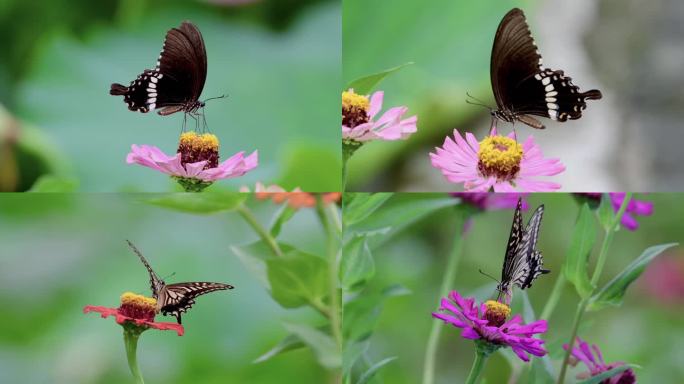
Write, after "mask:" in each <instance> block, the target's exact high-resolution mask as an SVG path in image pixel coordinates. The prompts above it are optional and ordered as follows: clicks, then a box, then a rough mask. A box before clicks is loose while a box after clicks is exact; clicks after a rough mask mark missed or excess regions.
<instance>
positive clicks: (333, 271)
mask: <svg viewBox="0 0 684 384" xmlns="http://www.w3.org/2000/svg"><path fill="white" fill-rule="evenodd" d="M326 205H328V206H332V208H326ZM316 213H317V214H318V219H319V220H320V222H321V224H322V225H323V228H324V229H325V233H326V237H327V253H328V280H329V282H328V284H329V285H328V288H329V295H330V310H329V319H330V331H331V333H332V334H333V337H334V338H335V342H336V344H337V348H338V350H339V352H340V354H341V353H342V308H341V300H340V289H339V278H338V271H337V270H338V268H337V264H338V255H339V252H340V247H339V235H338V233H339V232H338V231H337V228H336V226H337V224H336V223H338V222H340V220H339V217H337V216H338V212H337V208H336V206H335V205H334V204H325V203H324V202H323V199H322V198H321V196H317V197H316ZM333 223H335V224H334V225H335V227H333Z"/></svg>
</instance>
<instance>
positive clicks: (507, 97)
mask: <svg viewBox="0 0 684 384" xmlns="http://www.w3.org/2000/svg"><path fill="white" fill-rule="evenodd" d="M490 76H491V81H492V88H493V90H494V98H495V99H496V105H497V107H498V110H496V111H492V116H493V117H494V118H496V119H499V120H503V121H507V122H509V123H513V122H514V121H515V120H517V121H520V122H522V123H525V124H527V125H529V126H530V127H532V128H537V129H543V128H544V125H543V124H542V123H541V122H540V121H539V120H537V119H535V118H534V117H532V116H531V115H535V116H541V117H548V118H550V119H552V120H556V121H561V122H563V121H566V120H568V119H571V120H576V119H579V118H580V117H582V110H583V109H585V108H586V107H587V104H586V100H598V99H600V98H601V97H602V96H601V92H600V91H599V90H596V89H592V90H590V91H587V92H580V90H579V87H577V86H576V85H574V84H572V79H571V78H570V77H568V76H565V74H564V73H563V71H560V70H557V71H554V70H551V69H548V68H544V67H543V66H542V57H541V54H539V51H538V49H537V46H536V44H535V43H534V40H533V39H532V34H531V33H530V28H529V27H528V25H527V22H526V21H525V14H524V13H523V11H522V10H520V9H518V8H513V9H512V10H510V11H509V12H508V13H507V14H506V16H504V18H503V19H502V20H501V23H500V24H499V28H498V29H497V31H496V36H495V37H494V46H493V48H492V58H491V63H490Z"/></svg>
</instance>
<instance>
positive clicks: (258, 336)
mask: <svg viewBox="0 0 684 384" xmlns="http://www.w3.org/2000/svg"><path fill="white" fill-rule="evenodd" d="M185 197H188V198H187V199H185ZM151 199H152V200H151ZM200 200H206V201H205V202H204V203H202V202H201V201H200ZM220 201H224V202H225V203H224V204H219V202H220ZM149 203H153V204H149ZM243 205H244V206H243ZM242 206H243V208H240V207H242ZM236 209H237V211H236ZM240 209H249V210H250V211H251V212H252V213H253V214H254V216H255V217H256V219H257V220H258V221H259V222H268V221H269V220H270V218H272V217H277V216H279V215H280V214H281V209H280V207H278V206H275V205H274V204H272V203H270V202H259V201H254V200H253V199H252V198H251V196H250V195H245V194H233V195H232V197H231V196H229V195H225V194H216V193H215V192H214V193H209V192H207V193H204V194H199V195H198V194H182V195H158V196H151V195H150V194H139V195H136V194H129V195H121V194H5V195H3V196H0V212H1V213H2V220H0V243H2V244H3V246H2V247H0V305H2V306H3V308H5V309H4V310H3V316H2V317H1V318H0V355H2V356H3V358H2V359H0V382H3V383H19V382H22V383H23V382H26V383H38V382H49V383H70V384H73V383H126V382H130V381H131V377H130V373H129V372H128V368H127V365H126V358H125V354H124V346H123V343H122V342H121V330H120V328H119V327H118V325H116V323H115V322H114V321H113V320H112V319H101V318H99V316H96V315H84V314H83V313H82V308H83V306H84V305H86V304H93V305H106V306H115V305H116V304H117V303H118V297H119V295H120V294H121V293H122V292H124V291H129V290H130V291H134V292H138V293H143V294H146V295H149V294H150V292H149V289H150V288H149V278H148V276H147V272H146V270H145V268H144V267H143V266H142V264H141V263H140V262H139V261H138V260H137V258H136V257H135V255H133V254H132V253H131V252H130V250H129V249H127V246H126V244H125V242H124V239H130V240H132V241H134V242H135V243H136V245H137V246H138V247H139V248H140V249H141V251H142V252H143V253H144V254H145V256H146V257H147V259H148V260H149V262H150V264H151V265H152V266H153V267H154V268H155V270H156V271H157V272H158V273H159V275H160V276H161V277H162V278H166V279H167V281H170V282H177V281H192V280H208V281H221V282H226V283H230V284H232V285H234V286H235V289H234V290H232V291H230V292H220V293H215V294H211V295H207V296H203V297H202V298H200V299H198V303H197V305H195V306H194V307H193V308H192V309H191V310H190V311H189V313H187V314H186V315H185V316H184V319H183V320H184V326H185V335H184V336H183V337H177V336H176V335H175V334H170V333H167V332H158V331H150V332H147V333H146V334H145V335H144V336H143V337H142V338H141V340H140V345H139V350H138V356H139V359H140V365H141V368H142V370H143V373H144V375H145V377H146V378H147V380H148V381H149V382H152V383H157V382H159V383H161V382H164V383H189V382H201V383H255V384H256V383H279V382H297V383H312V384H313V383H316V384H318V383H322V382H327V381H328V380H329V378H330V377H331V373H330V372H329V371H327V370H325V369H323V368H321V365H320V364H323V366H324V367H326V368H331V367H334V366H335V364H337V365H339V353H338V354H337V356H338V357H337V360H335V359H336V358H335V355H334V350H333V352H332V353H331V352H330V350H329V349H327V348H328V346H329V342H330V341H329V337H328V338H326V337H325V335H326V333H325V332H328V329H329V328H324V329H323V330H318V329H317V328H315V327H312V326H309V325H307V324H317V323H320V322H321V316H320V315H319V314H317V313H316V312H315V311H313V310H311V309H305V308H303V307H302V308H299V309H288V310H286V309H284V308H282V307H281V306H279V305H278V304H277V302H276V301H275V300H278V297H276V298H275V299H273V298H271V294H273V296H276V295H275V294H274V293H275V292H280V293H281V294H290V293H288V292H285V291H284V290H282V289H280V288H279V287H278V288H277V287H275V286H274V285H273V284H274V283H273V281H271V283H270V284H271V285H269V282H268V281H266V287H267V288H268V289H264V287H263V286H262V285H261V284H262V283H263V282H262V281H260V280H259V279H258V276H257V278H255V277H254V276H252V274H251V273H250V272H251V271H252V270H251V269H250V265H247V263H244V262H245V258H244V255H240V254H239V253H238V252H237V251H236V250H237V249H250V250H251V251H252V252H258V253H260V255H262V256H266V255H268V256H269V258H271V259H272V258H273V256H272V255H270V254H269V252H270V251H269V250H268V249H267V248H264V247H253V246H252V245H253V244H255V242H256V243H259V242H260V240H258V237H257V236H256V235H255V234H254V232H253V230H252V228H250V227H249V226H247V225H246V223H245V222H244V221H243V219H242V218H241V217H240V215H238V213H239V210H240ZM319 225H320V224H319V219H317V217H316V215H315V214H314V213H313V210H310V209H304V210H300V211H298V212H297V213H296V214H294V215H291V216H290V218H289V220H287V222H286V223H284V225H283V226H282V230H281V231H280V234H279V236H278V239H279V241H283V242H288V243H291V244H296V245H297V248H294V247H293V246H287V245H282V250H283V251H284V252H286V253H287V254H295V255H298V256H296V257H298V258H299V259H298V260H307V261H309V260H314V262H315V263H324V260H325V259H323V258H320V257H319V256H316V255H322V254H325V252H326V249H327V247H326V245H325V239H324V236H323V235H322V233H323V232H322V231H321V232H318V233H316V230H315V228H316V227H318V226H319ZM312 228H313V229H314V230H312ZM250 244H251V245H250ZM304 257H306V258H305V259H304ZM312 258H313V259H312ZM317 265H318V264H317ZM296 269H297V268H294V269H289V271H290V273H294V272H296ZM279 271H281V272H282V271H285V269H283V268H280V269H279ZM293 271H294V272H293ZM307 271H308V270H307ZM174 272H175V273H176V274H175V276H173V277H168V276H169V275H170V274H172V273H174ZM328 275H329V274H328V273H327V270H324V271H322V272H320V273H318V274H317V275H316V277H315V276H314V275H312V274H308V273H304V274H303V275H302V276H305V277H307V278H318V279H324V278H325V276H328ZM270 286H273V290H271V289H270V288H269V287H270ZM312 286H315V287H320V285H312ZM326 292H327V290H326ZM299 293H300V292H294V293H292V294H293V295H298V294H299ZM157 319H158V320H161V319H162V317H161V316H158V318H157ZM167 320H168V319H167ZM288 333H289V334H292V335H293V336H287V335H288ZM283 338H284V339H285V340H291V342H289V343H288V344H287V346H284V347H282V348H281V349H284V350H288V351H289V352H288V353H286V354H281V353H280V352H282V351H278V352H274V353H271V354H270V355H269V356H267V357H263V356H262V355H263V354H264V352H265V351H268V350H269V348H271V347H272V346H273V345H275V344H276V343H277V342H278V340H280V339H283ZM302 340H303V342H302ZM305 345H306V346H309V347H311V349H312V351H313V352H312V351H307V350H306V349H304V348H303V347H304V346H305ZM259 356H262V357H261V358H260V360H259V364H255V363H256V360H257V358H259ZM36 367H40V369H36Z"/></svg>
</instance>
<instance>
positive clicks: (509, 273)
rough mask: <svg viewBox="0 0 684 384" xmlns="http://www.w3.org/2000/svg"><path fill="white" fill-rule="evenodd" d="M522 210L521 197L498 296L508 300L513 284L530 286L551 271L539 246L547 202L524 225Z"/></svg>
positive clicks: (520, 286)
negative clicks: (538, 241) (545, 264)
mask: <svg viewBox="0 0 684 384" xmlns="http://www.w3.org/2000/svg"><path fill="white" fill-rule="evenodd" d="M521 211H522V200H521V199H518V205H517V207H516V209H515V213H514V214H513V224H512V226H511V233H510V235H509V237H508V244H507V246H506V256H505V258H504V265H503V268H502V270H501V282H500V283H499V285H498V286H497V290H498V291H499V297H498V300H501V298H502V297H505V298H506V299H507V300H509V299H510V297H511V294H512V291H513V285H517V286H518V287H519V288H520V289H526V288H530V287H531V286H532V282H533V281H534V280H535V279H536V278H537V277H539V275H541V274H546V273H549V272H551V271H549V270H547V269H543V259H542V254H541V252H540V251H539V250H537V249H536V247H537V239H538V237H539V229H540V227H541V220H542V216H543V214H544V206H543V205H541V206H539V207H538V208H537V209H536V210H535V211H534V213H533V214H532V216H531V217H530V220H529V221H528V223H527V226H526V227H525V228H523V221H522V213H521Z"/></svg>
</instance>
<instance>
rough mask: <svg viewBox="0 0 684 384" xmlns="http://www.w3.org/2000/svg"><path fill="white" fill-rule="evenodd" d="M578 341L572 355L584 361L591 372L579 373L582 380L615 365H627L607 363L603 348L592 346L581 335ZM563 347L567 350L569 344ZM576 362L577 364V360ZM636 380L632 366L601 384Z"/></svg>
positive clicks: (622, 383) (619, 383)
mask: <svg viewBox="0 0 684 384" xmlns="http://www.w3.org/2000/svg"><path fill="white" fill-rule="evenodd" d="M577 343H578V344H579V345H577V346H576V347H574V348H573V349H572V356H573V357H574V358H575V359H577V360H579V361H581V362H582V363H584V365H586V366H587V368H589V372H584V373H580V374H579V375H577V378H578V379H580V380H584V379H588V378H590V377H593V376H596V375H600V374H601V373H603V372H606V371H609V370H611V369H613V368H615V367H619V366H621V365H625V363H623V362H616V363H610V364H606V363H605V361H603V356H602V355H601V350H600V349H599V348H598V347H597V346H596V345H592V346H591V348H590V347H589V344H588V343H587V342H585V341H584V340H582V339H580V338H579V337H578V338H577ZM563 349H565V350H566V351H567V350H568V345H567V344H564V345H563ZM575 364H577V362H576V361H575ZM636 382H637V379H636V375H635V374H634V371H633V370H632V369H631V368H630V369H627V370H626V371H622V372H620V373H618V374H617V375H615V376H613V377H611V378H609V379H606V380H603V381H601V384H634V383H636Z"/></svg>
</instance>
